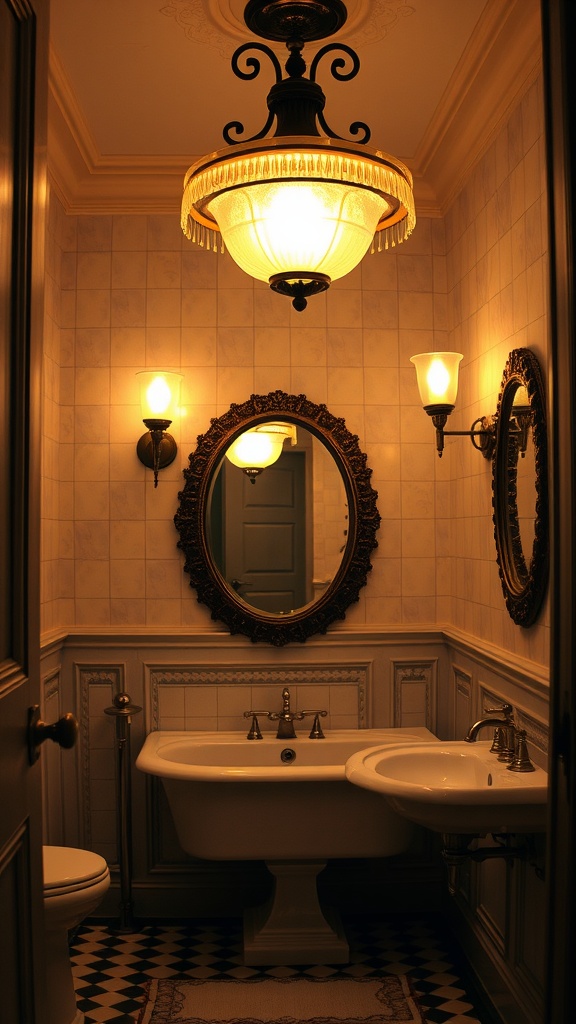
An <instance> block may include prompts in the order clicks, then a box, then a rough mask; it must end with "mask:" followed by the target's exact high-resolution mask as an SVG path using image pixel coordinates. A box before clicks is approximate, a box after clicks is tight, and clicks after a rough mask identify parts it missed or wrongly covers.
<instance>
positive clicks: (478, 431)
mask: <svg viewBox="0 0 576 1024" xmlns="http://www.w3.org/2000/svg"><path fill="white" fill-rule="evenodd" d="M453 408H454V406H445V407H444V408H442V407H441V406H437V405H436V406H428V407H426V406H424V409H425V411H426V412H427V413H428V415H429V416H431V417H432V423H433V424H434V426H435V427H436V451H437V452H438V457H439V458H440V459H441V458H442V452H443V451H444V438H445V437H469V438H470V440H471V441H472V444H473V445H474V447H475V449H476V451H478V452H481V454H482V455H483V456H484V458H485V459H491V458H492V456H493V454H494V449H495V448H496V423H497V417H496V416H479V417H478V419H477V420H474V423H473V424H472V426H471V427H470V430H444V426H445V425H446V421H447V419H448V416H449V415H450V413H451V412H452V409H453ZM432 410H434V411H432Z"/></svg>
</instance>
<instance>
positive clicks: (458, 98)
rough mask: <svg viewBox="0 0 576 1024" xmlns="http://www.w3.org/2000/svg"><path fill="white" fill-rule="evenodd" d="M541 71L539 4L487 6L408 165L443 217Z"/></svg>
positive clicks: (497, 1)
mask: <svg viewBox="0 0 576 1024" xmlns="http://www.w3.org/2000/svg"><path fill="white" fill-rule="evenodd" d="M541 66H542V50H541V26H540V4H539V0H510V2H509V3H508V4H506V5H504V7H503V5H502V3H501V0H489V2H488V4H487V5H486V8H485V10H484V13H483V15H482V18H481V19H480V21H479V23H478V26H477V28H476V30H475V32H474V34H473V36H472V37H471V39H470V42H469V44H468V46H467V48H466V50H465V51H464V53H463V54H462V57H461V59H460V61H459V63H458V66H457V68H456V70H455V72H454V74H453V76H452V78H451V80H450V83H449V85H448V88H447V89H446V92H445V93H444V96H443V97H442V100H441V102H440V104H439V105H438V107H437V109H436V111H435V114H434V117H433V118H432V120H431V122H430V124H429V126H428V129H427V132H426V135H425V137H424V139H423V140H422V143H421V145H420V146H419V148H418V150H417V152H416V154H415V157H414V160H413V161H412V170H413V172H414V173H416V174H418V175H419V176H420V177H422V178H423V179H424V180H425V181H426V182H427V183H428V185H429V188H430V191H431V193H432V194H433V195H434V196H435V197H436V200H437V203H438V206H439V210H440V213H441V214H442V215H443V214H444V213H445V212H446V211H447V209H448V208H449V207H450V205H451V204H452V202H453V201H454V199H455V198H456V196H457V195H458V193H459V192H460V191H461V189H462V187H463V186H464V184H465V183H466V181H467V180H468V178H469V177H470V175H471V174H472V172H473V170H474V168H475V167H476V165H477V164H478V162H479V161H480V159H481V158H482V156H483V155H484V154H485V153H486V151H487V149H488V148H489V147H490V145H491V143H492V141H493V140H494V138H495V137H496V135H497V134H498V132H499V131H500V129H501V127H502V125H503V124H504V123H505V122H506V120H507V118H508V117H509V115H510V113H511V111H512V110H513V109H514V107H515V106H516V105H517V103H518V102H519V101H520V99H521V98H522V96H523V95H524V94H525V93H526V91H527V90H528V88H529V87H530V85H532V83H533V82H534V81H535V80H536V78H537V76H538V74H539V73H540V70H541Z"/></svg>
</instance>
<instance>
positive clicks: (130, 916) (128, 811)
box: [104, 693, 142, 932]
mask: <svg viewBox="0 0 576 1024" xmlns="http://www.w3.org/2000/svg"><path fill="white" fill-rule="evenodd" d="M140 711H142V708H141V707H138V705H137V704H132V701H131V699H130V696H129V694H127V693H117V694H116V696H115V697H114V704H113V706H112V707H111V708H104V713H105V714H106V715H111V716H112V717H114V718H115V719H116V772H117V782H118V803H117V806H116V839H117V847H118V867H119V870H120V914H119V918H120V920H119V926H118V931H119V932H132V931H134V907H133V902H132V800H131V780H130V767H131V766H130V725H131V722H132V715H137V714H138V713H139V712H140Z"/></svg>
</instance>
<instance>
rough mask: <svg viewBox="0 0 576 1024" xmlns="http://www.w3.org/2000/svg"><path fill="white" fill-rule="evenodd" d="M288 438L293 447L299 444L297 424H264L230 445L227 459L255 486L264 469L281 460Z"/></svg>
mask: <svg viewBox="0 0 576 1024" xmlns="http://www.w3.org/2000/svg"><path fill="white" fill-rule="evenodd" d="M287 438H290V443H291V445H295V444H297V443H298V436H297V432H296V424H295V423H262V424H260V425H259V426H257V427H252V428H251V429H250V430H245V431H244V433H243V434H240V436H239V437H237V438H236V440H235V441H234V442H233V443H232V444H231V445H230V447H229V449H228V451H227V452H226V458H228V459H229V460H230V462H231V463H232V465H233V466H238V468H239V469H241V470H242V472H243V473H245V474H246V476H247V477H249V479H250V483H252V484H253V483H254V481H255V479H256V477H257V476H259V475H260V473H261V472H262V470H263V469H266V468H267V467H268V466H272V465H273V464H274V463H275V462H276V461H277V460H278V459H279V458H280V456H281V454H282V449H283V447H284V441H286V440H287Z"/></svg>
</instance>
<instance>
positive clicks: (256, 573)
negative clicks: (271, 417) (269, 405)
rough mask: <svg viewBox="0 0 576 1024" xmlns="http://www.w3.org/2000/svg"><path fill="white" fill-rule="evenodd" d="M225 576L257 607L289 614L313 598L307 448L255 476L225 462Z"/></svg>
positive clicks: (286, 454)
mask: <svg viewBox="0 0 576 1024" xmlns="http://www.w3.org/2000/svg"><path fill="white" fill-rule="evenodd" d="M220 476H221V478H222V484H221V485H222V507H223V509H224V520H225V522H226V531H225V537H224V539H223V543H222V548H221V554H222V563H221V571H222V575H223V576H224V578H225V579H226V581H227V583H228V584H229V586H230V587H231V588H232V589H233V590H235V591H236V593H237V594H238V596H239V597H242V598H243V599H245V600H246V601H247V602H248V603H249V604H250V605H252V606H253V607H254V608H259V609H261V610H262V611H266V612H271V613H275V614H278V615H279V614H289V613H290V612H292V611H294V610H295V609H296V608H302V607H303V606H304V605H306V604H308V602H309V601H310V600H311V599H312V594H311V592H309V591H310V588H309V581H310V580H311V578H312V573H311V571H310V569H309V566H308V560H309V551H310V544H309V543H307V537H306V453H305V452H303V451H283V452H282V455H281V456H280V458H279V459H278V461H277V462H275V463H274V465H272V466H269V467H268V468H267V469H265V470H264V471H263V472H262V473H260V474H259V476H257V477H256V478H255V479H254V482H253V483H252V482H251V481H250V479H249V478H248V477H247V476H246V474H245V473H243V472H242V470H241V469H238V467H237V466H233V465H232V464H231V463H230V462H229V461H228V460H227V459H224V461H223V463H222V469H221V473H220Z"/></svg>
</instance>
